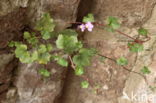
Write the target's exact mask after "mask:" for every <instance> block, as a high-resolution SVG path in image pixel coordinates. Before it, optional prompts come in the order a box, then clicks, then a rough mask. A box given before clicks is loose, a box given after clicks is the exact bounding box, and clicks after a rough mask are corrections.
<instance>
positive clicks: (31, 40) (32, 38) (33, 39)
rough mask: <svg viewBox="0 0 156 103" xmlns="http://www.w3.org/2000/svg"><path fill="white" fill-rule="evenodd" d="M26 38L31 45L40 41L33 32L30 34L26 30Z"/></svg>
mask: <svg viewBox="0 0 156 103" xmlns="http://www.w3.org/2000/svg"><path fill="white" fill-rule="evenodd" d="M24 39H26V40H27V42H28V43H29V44H31V45H36V44H37V43H38V39H37V38H36V36H35V35H34V34H33V33H32V34H30V33H29V32H24Z"/></svg>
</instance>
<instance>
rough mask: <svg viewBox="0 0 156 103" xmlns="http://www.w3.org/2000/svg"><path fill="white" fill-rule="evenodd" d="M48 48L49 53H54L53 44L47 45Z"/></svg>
mask: <svg viewBox="0 0 156 103" xmlns="http://www.w3.org/2000/svg"><path fill="white" fill-rule="evenodd" d="M46 46H47V51H48V52H50V51H52V49H53V47H52V45H51V44H47V45H46Z"/></svg>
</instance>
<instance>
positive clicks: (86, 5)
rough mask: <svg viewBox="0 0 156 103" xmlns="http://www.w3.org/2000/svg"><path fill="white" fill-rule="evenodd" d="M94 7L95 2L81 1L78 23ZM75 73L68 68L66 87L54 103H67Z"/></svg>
mask: <svg viewBox="0 0 156 103" xmlns="http://www.w3.org/2000/svg"><path fill="white" fill-rule="evenodd" d="M93 5H94V0H81V1H80V3H79V6H78V13H77V19H76V22H82V19H83V17H84V16H86V15H87V14H88V13H91V11H92V7H93ZM76 27H77V24H73V25H72V26H71V27H70V28H76ZM79 38H83V35H80V36H79ZM74 76H75V75H74V71H73V69H72V67H68V70H67V73H66V78H65V80H64V85H63V89H62V93H61V95H60V96H59V97H57V98H56V99H55V102H54V103H65V100H66V99H67V98H66V97H67V96H66V94H68V93H67V92H68V90H69V85H70V84H71V82H74V81H73V80H72V77H74Z"/></svg>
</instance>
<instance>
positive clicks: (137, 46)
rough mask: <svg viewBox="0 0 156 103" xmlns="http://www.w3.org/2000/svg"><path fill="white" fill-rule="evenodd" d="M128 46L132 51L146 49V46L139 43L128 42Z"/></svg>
mask: <svg viewBox="0 0 156 103" xmlns="http://www.w3.org/2000/svg"><path fill="white" fill-rule="evenodd" d="M128 47H129V50H130V51H131V52H141V51H143V50H144V46H143V45H142V44H139V43H134V44H133V43H128Z"/></svg>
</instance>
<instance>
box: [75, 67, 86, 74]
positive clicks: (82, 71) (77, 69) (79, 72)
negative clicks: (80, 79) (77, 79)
mask: <svg viewBox="0 0 156 103" xmlns="http://www.w3.org/2000/svg"><path fill="white" fill-rule="evenodd" d="M82 74H84V69H83V68H82V67H81V66H77V67H76V68H75V75H77V76H81V75H82Z"/></svg>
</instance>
